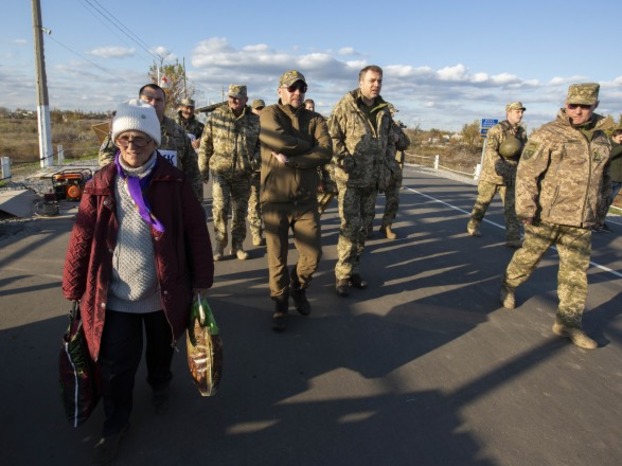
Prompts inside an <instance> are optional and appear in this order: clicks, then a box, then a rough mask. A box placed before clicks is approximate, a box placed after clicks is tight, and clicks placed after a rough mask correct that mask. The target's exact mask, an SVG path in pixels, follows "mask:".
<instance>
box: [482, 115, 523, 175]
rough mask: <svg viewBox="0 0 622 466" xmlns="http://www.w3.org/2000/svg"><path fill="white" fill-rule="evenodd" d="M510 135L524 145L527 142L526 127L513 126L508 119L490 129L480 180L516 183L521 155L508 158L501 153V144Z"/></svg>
mask: <svg viewBox="0 0 622 466" xmlns="http://www.w3.org/2000/svg"><path fill="white" fill-rule="evenodd" d="M510 136H514V137H515V138H516V139H518V140H519V141H520V142H521V143H522V144H523V146H524V145H525V144H526V143H527V132H526V131H525V128H523V127H522V126H520V125H518V126H514V127H512V125H511V124H510V123H509V122H508V121H507V120H504V121H502V122H501V123H498V124H496V125H495V126H493V127H492V128H490V129H489V130H488V133H487V134H486V150H485V151H484V161H483V164H482V171H481V173H480V176H479V179H480V180H483V181H487V182H489V183H495V184H499V185H505V186H507V185H509V184H514V180H515V178H516V167H517V165H518V161H519V157H516V158H512V159H506V158H504V157H503V156H501V154H499V146H500V145H501V143H502V142H503V141H505V139H506V138H508V137H510Z"/></svg>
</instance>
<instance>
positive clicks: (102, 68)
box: [48, 34, 113, 76]
mask: <svg viewBox="0 0 622 466" xmlns="http://www.w3.org/2000/svg"><path fill="white" fill-rule="evenodd" d="M48 37H49V38H50V39H52V40H53V41H54V42H56V43H57V44H58V45H60V46H61V47H63V48H64V49H66V50H69V51H70V52H71V53H73V54H74V55H77V56H78V57H80V58H81V59H82V60H84V61H86V62H88V63H90V64H91V65H93V66H95V67H96V68H99V69H100V70H102V71H103V72H105V73H107V74H109V75H110V76H112V75H113V73H112V71H111V70H108V69H106V68H104V67H102V66H100V65H98V64H97V63H95V62H94V61H92V60H89V59H88V58H86V57H85V56H83V55H80V54H79V53H78V52H76V51H75V50H72V49H71V48H69V47H68V46H66V45H65V44H62V43H60V42H59V41H57V40H56V39H54V37H52V35H51V34H49V35H48Z"/></svg>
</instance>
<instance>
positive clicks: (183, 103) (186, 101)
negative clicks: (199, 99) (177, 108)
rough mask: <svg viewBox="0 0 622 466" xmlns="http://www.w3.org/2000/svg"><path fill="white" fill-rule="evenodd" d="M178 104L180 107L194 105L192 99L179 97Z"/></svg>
mask: <svg viewBox="0 0 622 466" xmlns="http://www.w3.org/2000/svg"><path fill="white" fill-rule="evenodd" d="M179 105H181V106H182V107H194V106H195V105H194V100H192V99H188V98H186V99H181V102H179Z"/></svg>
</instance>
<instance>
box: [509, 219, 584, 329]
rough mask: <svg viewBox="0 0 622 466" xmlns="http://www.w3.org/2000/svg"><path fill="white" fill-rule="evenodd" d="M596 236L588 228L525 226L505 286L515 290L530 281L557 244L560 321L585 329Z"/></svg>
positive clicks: (545, 225)
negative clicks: (588, 281) (531, 276)
mask: <svg viewBox="0 0 622 466" xmlns="http://www.w3.org/2000/svg"><path fill="white" fill-rule="evenodd" d="M591 238H592V232H591V231H590V230H587V229H585V228H577V227H571V226H563V225H555V224H552V223H545V222H540V223H539V224H534V225H527V226H525V241H524V242H523V247H522V248H520V249H518V250H516V252H515V253H514V256H513V257H512V260H511V261H510V263H509V264H508V266H507V269H506V271H505V276H504V278H503V285H504V286H506V287H508V288H510V289H515V288H516V287H518V286H519V285H521V284H522V283H524V282H525V281H527V279H528V278H529V276H530V275H531V273H532V272H533V271H534V269H535V268H536V266H537V265H538V263H539V262H540V260H541V259H542V256H543V255H544V253H545V252H546V251H547V250H548V248H549V247H550V246H552V245H553V244H555V246H556V248H557V253H558V254H559V271H558V273H557V295H558V298H559V306H558V308H557V320H558V321H559V322H560V323H562V324H564V325H566V326H568V327H576V328H581V318H582V315H583V311H584V309H585V303H586V300H587V269H588V267H589V264H590V254H591Z"/></svg>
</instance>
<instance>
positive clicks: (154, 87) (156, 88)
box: [138, 83, 166, 100]
mask: <svg viewBox="0 0 622 466" xmlns="http://www.w3.org/2000/svg"><path fill="white" fill-rule="evenodd" d="M147 88H149V89H153V90H154V91H160V92H162V95H163V96H164V100H166V92H164V89H162V88H161V87H160V86H158V85H157V84H155V83H149V84H145V85H144V86H143V87H141V88H140V90H139V91H138V97H140V96H141V95H143V91H144V90H145V89H147Z"/></svg>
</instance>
